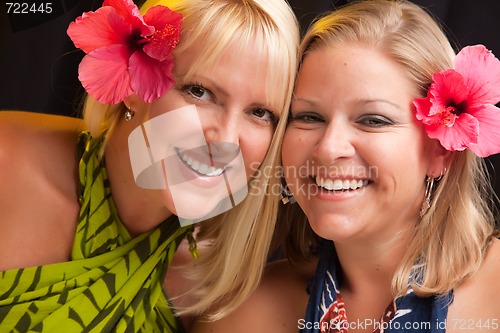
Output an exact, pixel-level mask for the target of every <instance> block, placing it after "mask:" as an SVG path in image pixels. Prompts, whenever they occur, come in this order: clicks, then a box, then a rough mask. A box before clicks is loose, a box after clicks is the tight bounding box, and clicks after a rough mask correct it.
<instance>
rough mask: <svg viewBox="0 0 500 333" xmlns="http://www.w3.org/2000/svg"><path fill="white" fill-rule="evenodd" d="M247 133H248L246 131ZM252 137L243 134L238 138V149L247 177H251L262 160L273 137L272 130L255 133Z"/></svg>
mask: <svg viewBox="0 0 500 333" xmlns="http://www.w3.org/2000/svg"><path fill="white" fill-rule="evenodd" d="M247 133H250V131H248V132H247ZM252 133H255V134H253V135H250V134H247V135H245V134H243V136H242V137H241V138H240V149H241V154H242V156H243V161H244V162H245V170H246V172H247V177H250V176H252V175H253V174H254V173H255V171H256V170H257V169H258V168H259V166H260V164H261V163H262V161H263V160H264V157H265V156H266V153H267V151H268V150H269V146H270V145H271V140H272V137H273V131H272V129H269V130H263V131H255V130H253V131H252Z"/></svg>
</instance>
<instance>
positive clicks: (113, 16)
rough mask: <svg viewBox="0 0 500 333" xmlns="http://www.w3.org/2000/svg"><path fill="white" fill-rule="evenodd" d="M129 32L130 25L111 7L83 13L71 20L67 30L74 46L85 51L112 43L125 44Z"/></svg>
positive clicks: (130, 29)
mask: <svg viewBox="0 0 500 333" xmlns="http://www.w3.org/2000/svg"><path fill="white" fill-rule="evenodd" d="M131 32H132V27H131V25H130V24H128V23H127V22H125V20H124V19H123V17H121V16H120V15H118V13H117V12H116V11H115V10H114V9H113V8H111V7H101V8H99V9H98V10H96V11H95V12H88V13H84V14H83V15H82V16H80V17H78V18H77V19H76V20H75V21H74V22H71V23H70V25H69V27H68V30H67V33H68V35H69V37H70V38H71V40H72V41H73V43H74V44H75V46H76V47H77V48H80V49H82V50H83V51H84V52H85V53H89V52H92V51H93V50H95V49H98V48H101V47H106V46H111V45H113V44H126V42H127V38H128V37H129V36H130V34H131Z"/></svg>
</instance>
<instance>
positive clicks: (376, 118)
mask: <svg viewBox="0 0 500 333" xmlns="http://www.w3.org/2000/svg"><path fill="white" fill-rule="evenodd" d="M357 122H358V123H360V124H362V125H366V126H369V127H374V128H377V127H385V126H390V125H394V122H393V121H392V120H390V119H388V118H386V117H384V116H381V115H376V114H367V115H364V116H362V117H360V118H359V119H358V121H357Z"/></svg>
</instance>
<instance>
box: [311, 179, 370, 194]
mask: <svg viewBox="0 0 500 333" xmlns="http://www.w3.org/2000/svg"><path fill="white" fill-rule="evenodd" d="M316 185H318V186H319V187H322V188H324V189H326V190H328V191H347V190H357V189H358V188H362V187H365V186H366V185H368V180H361V179H360V180H354V179H353V180H347V179H345V180H340V179H335V180H332V179H325V178H320V177H316Z"/></svg>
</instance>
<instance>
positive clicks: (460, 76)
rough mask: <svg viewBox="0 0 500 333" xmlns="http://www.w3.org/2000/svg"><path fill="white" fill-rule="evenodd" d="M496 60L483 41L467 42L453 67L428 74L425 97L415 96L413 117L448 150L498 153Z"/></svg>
mask: <svg viewBox="0 0 500 333" xmlns="http://www.w3.org/2000/svg"><path fill="white" fill-rule="evenodd" d="M499 101H500V61H499V60H498V59H497V58H496V57H495V56H494V55H493V54H492V53H491V52H490V51H489V50H487V49H486V48H485V47H484V46H483V45H475V46H467V47H465V48H463V49H462V50H461V51H460V52H459V53H458V54H457V56H456V58H455V68H454V69H448V70H445V71H442V72H439V73H435V74H434V75H433V76H432V83H431V86H430V88H429V90H428V92H427V97H425V98H416V99H414V100H413V104H414V105H415V107H416V117H417V119H418V120H420V121H422V123H423V124H424V128H425V131H426V132H427V135H428V136H429V137H430V138H433V139H438V140H439V142H440V143H441V145H442V146H443V147H444V148H446V149H448V150H451V151H456V150H458V151H460V150H464V149H466V148H469V149H470V150H472V151H473V152H474V153H475V154H476V155H477V156H479V157H486V156H489V155H492V154H497V153H500V109H499V108H498V107H496V106H495V104H497V103H498V102H499Z"/></svg>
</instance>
